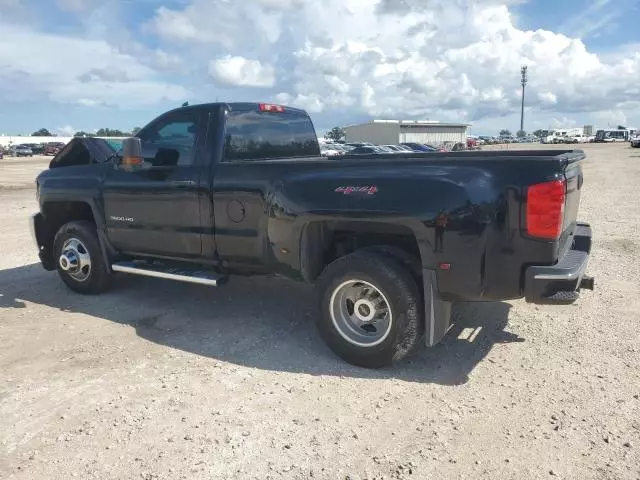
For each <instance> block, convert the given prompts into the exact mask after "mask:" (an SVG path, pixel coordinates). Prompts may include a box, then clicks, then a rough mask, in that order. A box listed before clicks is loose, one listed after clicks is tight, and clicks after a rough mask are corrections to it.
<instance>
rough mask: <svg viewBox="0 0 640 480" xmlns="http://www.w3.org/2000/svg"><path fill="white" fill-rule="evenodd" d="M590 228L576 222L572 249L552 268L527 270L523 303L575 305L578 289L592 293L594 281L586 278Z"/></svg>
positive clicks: (551, 266)
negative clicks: (524, 301)
mask: <svg viewBox="0 0 640 480" xmlns="http://www.w3.org/2000/svg"><path fill="white" fill-rule="evenodd" d="M591 237H592V233H591V226H590V225H589V224H587V223H578V225H577V226H576V230H575V232H574V234H573V241H572V245H571V248H570V249H569V250H567V252H566V253H565V254H564V255H563V256H562V257H561V258H560V259H559V260H558V263H556V264H555V265H548V266H533V267H529V268H527V270H526V273H525V289H524V293H525V300H526V301H527V302H529V303H538V304H543V305H566V304H570V303H573V302H575V301H576V300H577V299H578V297H579V292H580V289H582V288H586V289H589V290H593V283H594V282H593V278H591V277H588V276H586V275H585V271H586V269H587V264H588V262H589V254H590V252H591Z"/></svg>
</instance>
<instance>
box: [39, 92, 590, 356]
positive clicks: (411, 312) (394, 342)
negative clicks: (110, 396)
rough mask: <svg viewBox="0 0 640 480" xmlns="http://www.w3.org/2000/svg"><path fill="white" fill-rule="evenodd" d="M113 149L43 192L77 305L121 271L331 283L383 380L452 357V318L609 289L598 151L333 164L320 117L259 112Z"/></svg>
mask: <svg viewBox="0 0 640 480" xmlns="http://www.w3.org/2000/svg"><path fill="white" fill-rule="evenodd" d="M177 126H179V127H180V128H177ZM205 140H206V141H205ZM97 141H99V139H86V138H85V139H78V140H77V141H76V142H75V143H74V144H71V145H68V146H67V147H65V149H64V150H63V151H62V152H60V154H58V155H57V156H56V157H55V158H54V159H53V160H52V161H51V163H50V165H49V169H47V170H45V171H44V172H43V173H41V174H40V175H39V176H38V177H37V179H36V198H37V199H38V202H39V212H38V213H36V214H35V215H34V216H33V217H32V220H31V221H32V231H33V232H34V237H35V240H36V243H37V252H38V255H39V257H40V261H41V263H42V265H43V267H44V268H45V269H46V270H57V271H58V274H59V276H60V278H61V279H62V281H63V282H64V283H65V284H66V285H67V286H68V287H69V288H70V289H71V290H73V291H76V292H80V293H83V294H98V293H101V292H103V291H105V290H106V289H107V288H108V286H109V283H110V281H111V280H112V277H113V274H114V273H118V272H123V273H128V274H133V275H143V276H150V277H159V278H164V279H170V280H176V281H184V282H190V283H196V284H201V285H208V286H218V285H222V284H223V283H224V282H225V281H227V280H228V279H229V278H230V277H231V276H233V275H253V274H276V275H284V276H287V277H290V278H292V279H295V280H298V281H304V282H308V283H312V284H315V289H316V297H315V298H316V300H315V301H316V305H317V315H316V318H315V321H316V325H317V327H318V330H319V331H320V334H321V335H322V337H323V338H324V340H325V341H326V342H327V343H328V345H329V346H330V348H331V349H332V350H333V351H334V352H335V353H336V354H337V355H339V356H340V357H342V358H343V359H344V360H346V361H348V362H351V363H353V364H356V365H361V366H365V367H382V366H384V365H388V364H390V363H391V362H393V361H396V360H399V359H400V358H402V357H404V356H405V355H407V354H408V353H409V352H411V351H412V350H413V349H414V348H416V347H417V346H418V345H419V344H420V343H424V344H426V345H427V346H433V345H435V344H437V343H438V342H439V341H440V340H441V339H442V338H443V337H444V335H445V334H446V333H447V332H448V331H449V329H450V327H451V325H452V322H453V321H455V318H454V317H453V316H452V315H451V305H452V302H456V301H499V300H506V299H514V298H521V297H524V298H525V299H526V300H527V301H528V302H532V303H539V304H552V305H564V304H569V303H573V302H575V301H576V300H577V299H578V296H579V291H580V290H581V289H585V288H586V289H593V279H592V278H590V277H588V276H586V275H585V270H586V268H587V262H588V260H589V254H590V249H591V237H592V234H591V229H590V227H589V225H587V224H585V223H580V222H578V221H577V218H578V206H579V202H580V194H581V189H582V186H583V171H582V166H581V165H582V160H584V158H585V155H584V153H583V152H582V151H572V150H568V149H566V150H533V151H526V150H523V151H518V152H510V151H501V152H491V151H475V152H447V153H433V152H432V153H425V154H415V153H412V154H407V155H394V156H391V155H364V154H363V155H360V156H358V157H356V156H351V155H347V156H344V157H342V158H340V159H339V160H335V161H333V160H329V159H321V158H320V157H319V155H320V148H319V146H318V141H317V138H316V135H315V131H314V127H313V124H312V122H311V120H310V118H309V116H308V115H307V113H306V112H304V111H303V110H298V109H294V108H289V107H283V106H279V105H270V104H255V103H212V104H205V105H193V106H187V107H182V108H178V109H176V110H172V111H170V112H167V113H164V114H162V115H160V116H159V117H158V118H156V119H155V120H152V121H151V122H150V123H149V124H148V125H147V126H145V127H144V128H143V129H142V130H140V132H139V133H138V134H137V137H136V138H129V139H127V140H125V141H124V142H123V146H122V150H121V152H120V153H118V154H116V155H113V154H111V153H110V152H112V150H111V149H110V148H108V149H107V148H106V147H105V148H104V150H103V147H104V145H106V143H94V142H97ZM205 143H206V147H207V148H204V146H205ZM199 147H203V148H199ZM223 147H224V148H223ZM358 148H372V147H358ZM83 149H84V150H83ZM394 157H395V158H394ZM80 165H82V166H84V168H77V166H80ZM74 166H75V167H76V168H74ZM167 198H170V199H171V201H166V200H167ZM159 212H160V214H159ZM34 288H38V287H37V286H35V287H34ZM250 296H251V292H250V291H247V298H249V297H250ZM283 299H284V298H283ZM138 300H139V301H144V298H140V299H138ZM176 308H180V306H179V305H178V306H176ZM237 328H238V332H239V333H238V335H241V334H242V328H243V326H242V325H238V327H237ZM302 328H304V327H302Z"/></svg>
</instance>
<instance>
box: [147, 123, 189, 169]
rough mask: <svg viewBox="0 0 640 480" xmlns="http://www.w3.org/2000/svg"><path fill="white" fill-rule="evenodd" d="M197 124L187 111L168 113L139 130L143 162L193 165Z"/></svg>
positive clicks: (158, 164) (166, 164)
mask: <svg viewBox="0 0 640 480" xmlns="http://www.w3.org/2000/svg"><path fill="white" fill-rule="evenodd" d="M189 113H190V112H189ZM197 127H198V124H197V119H196V116H195V115H194V114H191V113H190V114H188V115H184V114H183V115H180V116H179V117H175V116H173V117H171V116H169V117H167V118H165V119H161V120H160V121H159V122H158V123H156V124H154V125H150V126H149V127H148V128H145V129H144V130H142V131H140V133H139V134H138V137H140V139H141V140H142V152H143V155H144V160H145V162H148V163H150V164H151V165H153V166H157V167H160V166H162V167H172V166H189V165H193V163H194V161H195V149H196V142H197Z"/></svg>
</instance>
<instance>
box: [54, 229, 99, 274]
mask: <svg viewBox="0 0 640 480" xmlns="http://www.w3.org/2000/svg"><path fill="white" fill-rule="evenodd" d="M58 264H59V265H60V268H61V269H62V271H63V272H65V273H66V274H67V275H69V276H70V277H71V278H73V279H74V280H75V281H76V282H85V281H86V280H87V279H88V278H89V276H90V275H91V255H89V250H87V247H86V246H85V245H84V243H82V242H81V241H80V240H78V239H77V238H70V239H68V240H67V241H66V242H64V245H63V246H62V253H61V254H60V257H59V258H58Z"/></svg>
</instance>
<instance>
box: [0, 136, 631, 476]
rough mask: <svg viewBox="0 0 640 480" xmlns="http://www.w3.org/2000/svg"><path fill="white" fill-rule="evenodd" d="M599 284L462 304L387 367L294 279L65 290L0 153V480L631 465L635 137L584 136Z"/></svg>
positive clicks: (28, 169)
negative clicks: (342, 351) (318, 320)
mask: <svg viewBox="0 0 640 480" xmlns="http://www.w3.org/2000/svg"><path fill="white" fill-rule="evenodd" d="M584 149H585V150H586V151H587V154H588V156H589V158H588V161H587V162H586V164H585V166H584V169H585V179H586V180H585V187H584V193H583V197H582V206H581V212H580V217H581V219H583V220H585V221H588V222H591V223H592V225H593V227H594V233H595V246H594V249H593V254H592V260H591V263H590V267H589V273H590V274H592V275H594V276H595V278H596V291H594V292H586V293H585V294H584V295H583V296H582V298H581V299H580V301H579V302H578V303H577V304H576V305H573V306H569V307H553V308H552V307H537V306H533V305H528V304H525V303H524V302H521V301H516V302H509V303H493V304H481V305H462V306H460V308H459V309H458V317H459V324H458V325H457V326H456V327H455V328H454V329H453V330H452V331H451V332H450V333H449V335H448V336H447V338H446V340H445V341H444V342H443V343H442V344H441V345H439V346H438V347H436V348H433V349H430V350H428V349H424V350H422V351H420V352H419V353H418V354H416V355H414V356H413V357H411V358H410V360H408V361H405V362H403V363H401V364H399V365H397V366H396V367H394V368H392V369H387V370H383V371H368V370H363V369H359V368H355V367H351V366H349V365H346V364H344V363H342V362H341V361H339V360H337V359H336V358H335V357H334V356H333V355H332V354H331V352H330V351H329V350H328V349H327V348H326V347H325V346H324V344H323V343H322V342H321V340H320V339H319V337H318V335H316V332H315V330H314V327H313V325H312V322H311V321H310V319H311V316H312V314H313V312H312V310H311V307H310V305H311V293H312V292H311V289H310V288H309V287H307V286H304V285H298V284H292V283H288V282H285V281H279V280H271V279H269V280H266V279H234V280H233V281H232V282H231V283H230V284H229V285H227V286H225V287H223V288H220V289H210V288H207V287H200V286H195V285H193V286H192V285H186V284H177V283H172V282H168V281H161V280H154V279H144V278H135V277H126V276H122V277H118V281H117V285H116V287H115V288H114V289H113V291H111V292H109V293H108V294H105V295H103V296H100V297H83V296H79V295H76V294H73V293H70V292H69V291H67V289H66V288H65V287H64V286H63V285H62V283H61V281H59V280H58V278H57V275H56V274H55V273H48V272H45V271H44V270H43V269H42V268H41V267H40V266H39V265H38V264H37V262H36V255H35V251H34V247H33V245H32V243H31V238H30V234H29V229H28V223H27V216H28V214H30V213H31V212H32V211H33V210H34V209H35V208H36V202H35V198H34V190H33V178H34V176H35V174H36V172H37V171H39V169H42V168H45V167H46V164H47V161H48V160H47V159H37V158H34V159H21V160H19V161H18V160H13V159H6V158H5V159H4V160H0V205H2V208H1V209H0V229H1V230H0V347H1V348H0V478H15V479H47V480H54V479H68V478H72V477H77V478H83V479H87V478H99V479H111V478H113V479H116V478H118V479H120V478H127V479H128V478H132V479H140V478H142V479H174V478H176V479H178V478H184V479H205V478H206V479H213V478H215V479H223V478H224V479H236V478H237V479H251V478H256V479H265V478H305V479H306V478H310V477H311V476H313V477H314V478H322V479H324V478H326V479H346V478H349V479H357V478H369V479H372V478H386V479H396V478H402V479H409V478H420V479H423V478H456V479H457V478H468V479H477V478H490V479H497V478H499V479H511V478H512V479H528V478H571V479H637V478H640V399H639V398H640V397H639V395H640V377H639V373H640V367H639V365H640V333H639V332H640V329H639V328H638V320H639V316H640V315H639V314H640V262H639V261H638V255H639V254H640V214H639V211H640V200H639V197H638V185H639V184H640V150H632V149H630V148H629V147H628V146H627V144H625V145H586V146H585V147H584Z"/></svg>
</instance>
